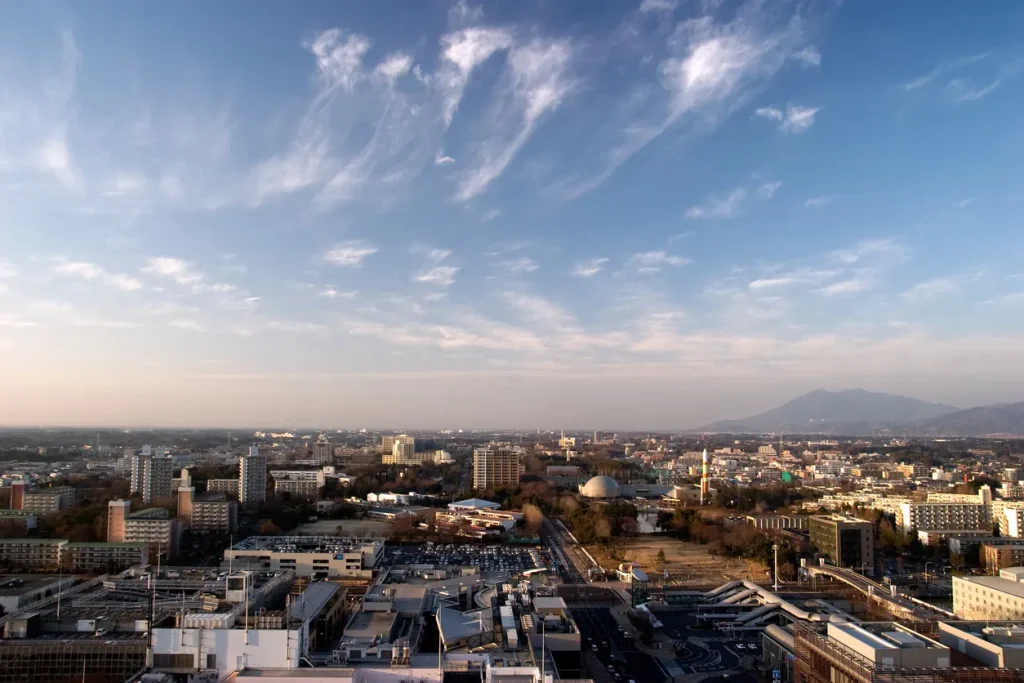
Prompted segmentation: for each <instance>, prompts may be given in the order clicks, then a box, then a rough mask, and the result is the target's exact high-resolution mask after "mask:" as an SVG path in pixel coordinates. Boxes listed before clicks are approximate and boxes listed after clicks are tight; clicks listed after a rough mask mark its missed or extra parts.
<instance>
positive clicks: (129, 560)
mask: <svg viewBox="0 0 1024 683" xmlns="http://www.w3.org/2000/svg"><path fill="white" fill-rule="evenodd" d="M60 561H61V565H62V566H63V567H64V569H65V570H66V571H72V572H90V573H104V572H117V571H121V570H124V569H127V568H128V567H133V566H135V565H137V564H147V563H148V562H149V544H147V543H143V542H126V543H103V542H91V543H70V542H69V543H68V544H66V545H64V546H63V547H62V548H61V559H60Z"/></svg>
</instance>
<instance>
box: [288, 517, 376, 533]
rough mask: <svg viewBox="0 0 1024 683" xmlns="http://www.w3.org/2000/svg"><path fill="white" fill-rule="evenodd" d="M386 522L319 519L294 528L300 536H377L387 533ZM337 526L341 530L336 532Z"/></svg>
mask: <svg viewBox="0 0 1024 683" xmlns="http://www.w3.org/2000/svg"><path fill="white" fill-rule="evenodd" d="M388 526H390V525H389V524H388V523H387V522H385V521H383V520H380V519H321V520H319V521H316V522H310V523H308V524H303V525H301V526H300V527H299V528H297V529H296V530H295V533H297V534H300V535H302V536H353V537H356V536H359V537H379V538H383V537H385V536H387V535H388ZM338 527H341V528H342V531H341V532H340V533H339V532H338Z"/></svg>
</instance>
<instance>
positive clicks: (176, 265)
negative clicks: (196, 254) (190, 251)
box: [142, 256, 203, 285]
mask: <svg viewBox="0 0 1024 683" xmlns="http://www.w3.org/2000/svg"><path fill="white" fill-rule="evenodd" d="M142 272H144V273H150V274H151V275H157V276H159V277H163V278H167V279H170V280H174V281H175V282H177V283H178V284H179V285H195V284H198V283H199V282H200V281H202V280H203V274H202V273H199V272H196V271H195V270H193V268H192V264H191V263H189V262H187V261H183V260H181V259H179V258H172V257H170V256H158V257H156V258H151V259H148V260H147V261H146V266H145V267H144V268H143V269H142Z"/></svg>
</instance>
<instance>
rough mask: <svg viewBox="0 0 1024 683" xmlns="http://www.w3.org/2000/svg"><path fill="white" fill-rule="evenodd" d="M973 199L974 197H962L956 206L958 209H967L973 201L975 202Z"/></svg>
mask: <svg viewBox="0 0 1024 683" xmlns="http://www.w3.org/2000/svg"><path fill="white" fill-rule="evenodd" d="M973 201H974V198H973V197H968V198H967V199H961V200H960V201H958V202H957V203H956V208H958V209H966V208H967V207H968V206H970V205H971V202H973Z"/></svg>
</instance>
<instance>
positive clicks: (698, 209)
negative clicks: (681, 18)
mask: <svg viewBox="0 0 1024 683" xmlns="http://www.w3.org/2000/svg"><path fill="white" fill-rule="evenodd" d="M782 185H783V183H782V182H781V181H772V182H767V183H762V184H760V185H758V186H757V187H755V188H753V192H748V191H747V190H746V189H745V188H742V187H737V188H735V189H734V190H732V191H730V192H729V193H728V194H726V195H722V196H718V197H708V198H707V199H706V200H704V202H703V203H702V204H698V205H696V206H691V207H690V208H688V209H687V210H686V217H687V218H694V219H701V218H712V219H714V218H736V217H737V216H740V215H742V214H743V212H744V209H745V208H746V204H747V201H748V200H749V199H751V198H756V199H760V200H767V199H771V198H772V197H774V196H775V193H776V192H778V191H779V189H780V188H781V187H782Z"/></svg>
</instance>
